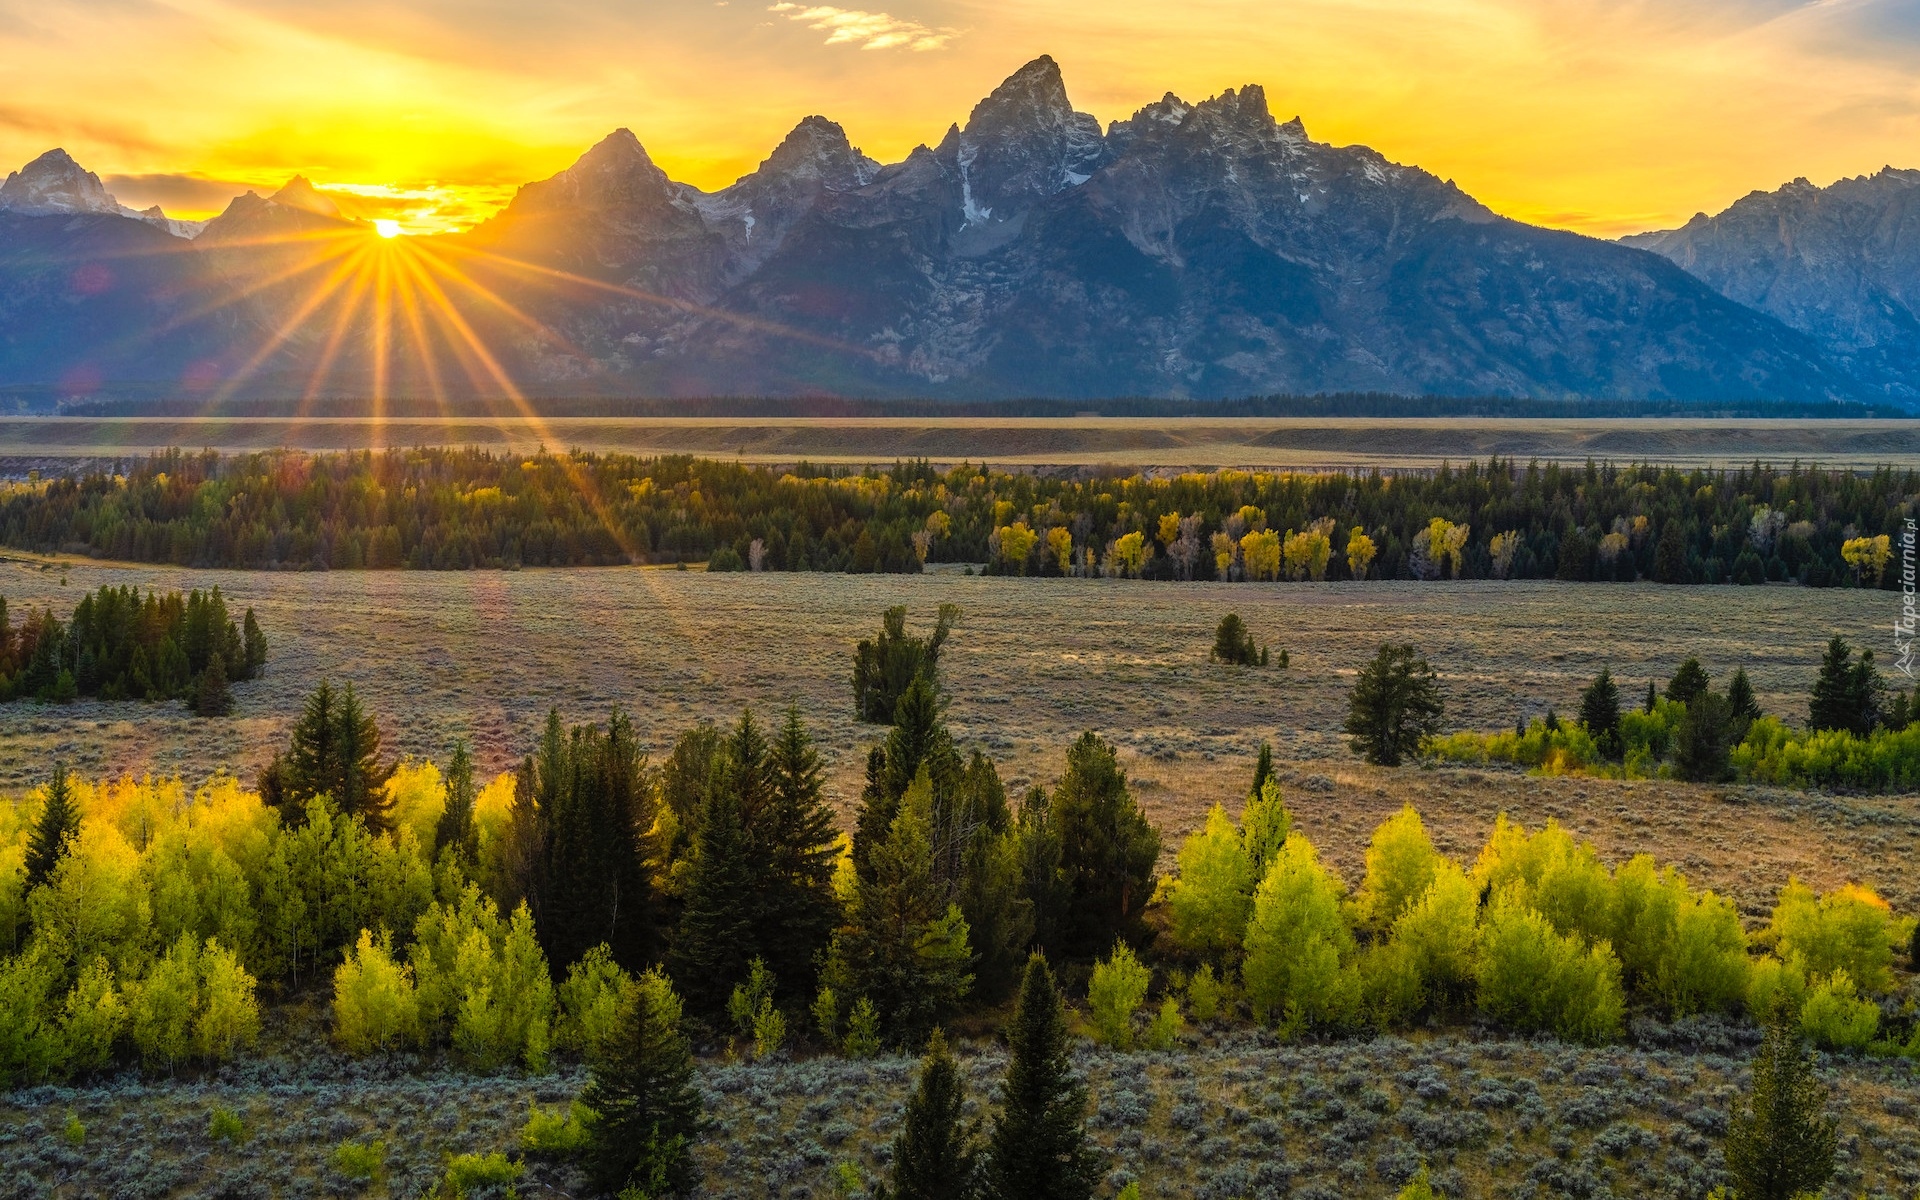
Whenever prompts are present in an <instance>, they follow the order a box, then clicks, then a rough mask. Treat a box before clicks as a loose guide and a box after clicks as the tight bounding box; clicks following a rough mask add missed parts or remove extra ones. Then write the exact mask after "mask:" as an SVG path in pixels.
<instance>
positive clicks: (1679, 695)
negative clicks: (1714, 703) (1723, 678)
mask: <svg viewBox="0 0 1920 1200" xmlns="http://www.w3.org/2000/svg"><path fill="white" fill-rule="evenodd" d="M1706 690H1707V669H1706V668H1705V667H1703V666H1701V665H1700V660H1699V659H1697V658H1694V657H1692V656H1689V657H1688V658H1687V661H1685V662H1683V663H1681V664H1680V669H1679V670H1677V671H1675V672H1674V673H1673V678H1672V679H1670V680H1668V681H1667V699H1669V700H1671V701H1673V702H1674V703H1675V704H1691V703H1693V698H1694V697H1695V696H1698V695H1700V694H1701V693H1702V692H1704V691H1706Z"/></svg>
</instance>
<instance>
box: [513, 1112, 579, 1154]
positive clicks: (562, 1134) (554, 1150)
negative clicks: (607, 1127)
mask: <svg viewBox="0 0 1920 1200" xmlns="http://www.w3.org/2000/svg"><path fill="white" fill-rule="evenodd" d="M595 1115H596V1114H595V1113H594V1111H593V1110H592V1109H590V1108H588V1107H587V1106H586V1105H584V1104H582V1103H580V1101H578V1100H574V1101H571V1102H570V1103H569V1104H568V1105H567V1107H565V1108H541V1107H540V1106H539V1105H538V1104H535V1103H533V1102H531V1101H529V1102H528V1105H527V1123H526V1124H525V1125H522V1126H521V1127H520V1150H521V1152H522V1153H524V1154H535V1155H539V1156H541V1157H543V1158H575V1157H578V1156H579V1155H580V1154H582V1153H584V1152H585V1151H586V1148H587V1144H588V1142H589V1141H590V1140H591V1139H592V1137H593V1121H594V1117H595Z"/></svg>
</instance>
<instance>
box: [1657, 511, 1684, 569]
mask: <svg viewBox="0 0 1920 1200" xmlns="http://www.w3.org/2000/svg"><path fill="white" fill-rule="evenodd" d="M1653 578H1654V581H1655V582H1657V583H1686V582H1687V578H1688V572H1687V532H1686V530H1685V529H1683V528H1681V525H1680V518H1678V517H1673V518H1670V519H1669V520H1668V521H1667V524H1666V527H1665V528H1664V529H1662V530H1661V531H1660V542H1659V544H1658V545H1657V546H1655V547H1654V550H1653Z"/></svg>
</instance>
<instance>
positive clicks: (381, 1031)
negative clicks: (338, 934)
mask: <svg viewBox="0 0 1920 1200" xmlns="http://www.w3.org/2000/svg"><path fill="white" fill-rule="evenodd" d="M419 1038H420V1001H419V997H418V995H417V994H416V993H415V990H414V986H413V968H411V967H408V966H405V965H403V964H401V963H398V962H396V961H394V957H393V950H392V944H391V942H390V941H389V939H388V938H387V937H386V936H385V935H384V934H383V935H382V936H381V937H379V938H378V939H376V938H375V937H374V936H373V934H372V933H371V932H370V931H368V930H365V929H362V930H361V931H360V941H359V943H358V944H357V945H355V946H354V948H353V952H352V953H351V954H349V955H348V956H347V959H346V961H345V962H343V963H341V964H340V965H339V966H338V967H336V968H335V969H334V972H333V1040H334V1041H335V1042H336V1043H338V1044H339V1046H340V1048H341V1049H342V1050H345V1051H346V1052H347V1053H348V1054H372V1053H374V1052H375V1051H382V1052H384V1051H388V1050H396V1049H399V1048H400V1047H402V1046H408V1045H412V1044H414V1043H415V1042H417V1041H419Z"/></svg>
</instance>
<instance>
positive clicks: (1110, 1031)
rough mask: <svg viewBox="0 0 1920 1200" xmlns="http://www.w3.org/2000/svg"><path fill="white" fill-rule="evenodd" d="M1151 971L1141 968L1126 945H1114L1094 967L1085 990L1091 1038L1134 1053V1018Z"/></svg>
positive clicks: (1141, 1001) (1142, 1001) (1119, 943)
mask: <svg viewBox="0 0 1920 1200" xmlns="http://www.w3.org/2000/svg"><path fill="white" fill-rule="evenodd" d="M1152 982H1153V971H1152V969H1151V968H1149V967H1145V966H1142V965H1141V963H1140V960H1139V959H1138V958H1136V957H1134V953H1133V950H1132V949H1131V948H1130V947H1128V945H1127V944H1126V943H1125V942H1116V943H1114V947H1113V953H1112V954H1111V955H1110V956H1108V958H1107V959H1106V961H1104V962H1099V963H1095V964H1094V968H1093V980H1092V982H1091V983H1090V984H1089V985H1088V987H1087V1007H1088V1008H1089V1009H1090V1010H1092V1013H1091V1015H1092V1021H1093V1029H1094V1036H1095V1037H1097V1038H1098V1039H1099V1040H1100V1041H1102V1042H1105V1043H1106V1044H1107V1045H1109V1046H1112V1047H1114V1048H1115V1049H1117V1050H1131V1049H1133V1014H1135V1013H1136V1012H1139V1011H1140V1005H1141V1004H1143V1003H1144V1002H1145V1001H1146V998H1147V988H1148V987H1149V986H1151V984H1152Z"/></svg>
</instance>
